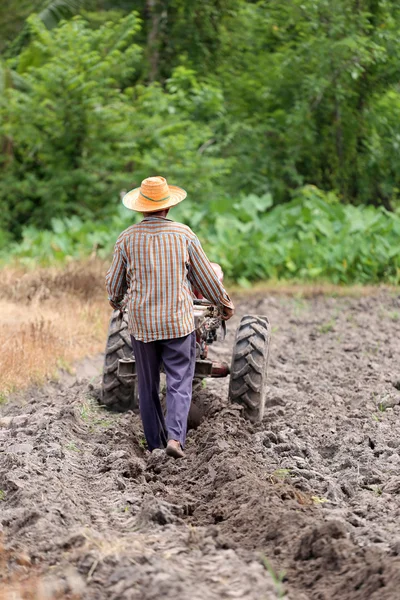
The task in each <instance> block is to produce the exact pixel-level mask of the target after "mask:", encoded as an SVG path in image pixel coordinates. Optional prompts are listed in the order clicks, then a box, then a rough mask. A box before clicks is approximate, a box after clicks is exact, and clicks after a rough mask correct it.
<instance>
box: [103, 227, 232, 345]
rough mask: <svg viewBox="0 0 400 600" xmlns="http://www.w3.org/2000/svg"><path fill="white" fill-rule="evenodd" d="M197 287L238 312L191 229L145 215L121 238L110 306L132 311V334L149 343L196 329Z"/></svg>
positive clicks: (109, 282) (110, 276) (111, 270)
mask: <svg viewBox="0 0 400 600" xmlns="http://www.w3.org/2000/svg"><path fill="white" fill-rule="evenodd" d="M191 284H193V286H194V287H195V288H196V289H197V290H199V291H200V292H201V293H202V294H203V296H204V297H205V298H207V299H208V300H210V301H211V302H212V303H213V304H215V305H217V306H220V307H223V306H226V307H229V308H233V304H232V302H231V300H230V298H229V296H228V295H227V293H226V291H225V289H224V287H223V286H222V284H221V283H220V281H219V279H218V277H217V276H216V274H215V272H214V270H213V268H212V266H211V263H210V261H209V260H208V258H207V256H206V255H205V253H204V250H203V249H202V247H201V244H200V242H199V240H198V238H197V237H196V235H195V234H194V233H193V231H192V230H191V229H190V228H189V227H187V226H186V225H182V224H181V223H175V222H174V221H171V220H169V219H165V218H163V217H145V218H144V219H143V221H141V222H140V223H138V224H136V225H132V226H131V227H129V228H128V229H126V230H125V231H124V232H123V233H122V234H121V235H120V236H119V238H118V240H117V243H116V245H115V249H114V257H113V262H112V264H111V267H110V268H109V270H108V272H107V277H106V285H107V291H108V296H109V300H110V304H111V305H112V306H113V307H114V308H117V309H122V308H123V307H125V306H126V305H127V307H128V326H129V332H130V333H131V334H132V335H133V336H134V337H135V338H136V339H137V340H141V341H143V342H151V341H154V340H162V339H171V338H179V337H183V336H184V335H188V334H189V333H191V332H192V331H194V329H195V325H194V316H193V293H192V287H191Z"/></svg>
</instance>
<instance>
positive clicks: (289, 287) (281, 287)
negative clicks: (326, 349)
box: [229, 281, 399, 298]
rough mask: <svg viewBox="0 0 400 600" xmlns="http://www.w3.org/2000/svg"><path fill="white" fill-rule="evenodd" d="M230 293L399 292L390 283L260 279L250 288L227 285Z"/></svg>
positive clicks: (344, 294)
mask: <svg viewBox="0 0 400 600" xmlns="http://www.w3.org/2000/svg"><path fill="white" fill-rule="evenodd" d="M229 290H230V292H231V293H232V294H234V295H236V296H237V297H239V298H245V297H247V296H255V295H257V296H261V295H266V294H272V295H276V296H295V297H301V298H315V297H317V296H337V297H346V298H363V297H366V296H374V295H376V294H379V293H380V292H382V291H383V290H385V291H389V292H393V293H394V294H398V293H399V287H398V286H397V287H396V286H390V285H383V284H381V285H360V284H354V285H336V284H334V283H328V282H319V283H295V282H289V281H260V282H258V283H256V284H254V285H253V286H252V287H251V288H248V289H247V288H241V287H239V286H237V285H235V284H233V285H231V286H229Z"/></svg>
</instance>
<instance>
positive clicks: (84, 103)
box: [0, 0, 400, 281]
mask: <svg viewBox="0 0 400 600" xmlns="http://www.w3.org/2000/svg"><path fill="white" fill-rule="evenodd" d="M399 27H400V6H399V5H398V3H397V2H395V1H394V0H337V1H336V2H334V3H333V2H331V1H330V0H289V1H288V2H282V1H281V0H259V1H251V0H203V1H202V2H191V1H190V2H189V0H116V1H113V2H111V1H108V0H53V1H51V0H46V1H43V2H39V1H36V2H33V1H30V0H17V1H16V2H13V8H12V9H10V8H9V7H0V30H1V31H2V32H3V36H0V37H2V40H3V41H2V45H0V52H2V54H1V55H0V92H1V98H0V142H1V143H0V169H1V170H0V182H1V186H0V203H1V207H2V211H1V214H0V247H1V246H3V247H4V246H5V245H8V244H10V243H13V244H14V246H13V247H14V250H13V252H14V254H18V255H19V256H22V257H24V256H25V257H29V256H33V254H32V252H33V249H35V251H37V253H38V254H39V255H40V258H41V259H46V257H47V258H49V257H52V256H56V257H58V256H75V255H80V254H81V253H83V254H87V253H88V252H89V251H91V250H93V249H96V251H100V252H104V253H106V252H108V251H109V250H110V247H111V245H112V241H113V239H115V237H116V235H117V234H118V230H119V229H120V228H123V227H124V226H125V223H126V222H127V219H128V218H130V217H129V216H128V215H126V213H122V212H121V210H120V209H119V208H118V206H119V203H120V195H121V193H122V192H123V191H124V190H126V189H129V188H131V187H133V186H135V185H139V184H140V181H141V179H143V178H144V177H146V176H148V175H149V174H163V175H165V176H166V177H167V178H168V179H169V180H170V181H171V182H172V183H176V184H178V185H181V186H183V187H185V188H187V190H188V192H189V201H188V202H187V203H186V204H185V208H184V207H182V208H181V209H180V211H179V212H178V215H180V216H182V218H184V219H185V220H186V222H188V223H189V224H191V225H192V226H193V227H194V228H197V229H199V232H200V235H201V236H202V237H203V238H204V239H205V240H206V245H207V246H208V249H209V251H210V252H211V253H212V254H213V255H214V257H215V258H217V259H218V260H219V261H220V262H222V263H223V265H224V267H225V269H226V271H227V273H228V275H229V276H230V277H232V278H236V279H237V278H242V281H246V280H247V279H248V280H252V279H257V278H264V277H281V278H282V277H283V278H287V277H302V278H304V277H306V278H317V277H325V278H330V279H332V280H334V281H356V280H361V281H367V280H369V281H377V280H380V279H391V280H392V281H395V280H397V278H398V262H396V261H398V258H397V253H398V242H397V238H396V236H398V234H399V225H398V219H399V217H398V216H396V213H395V212H391V211H393V210H396V209H397V208H398V206H399V200H398V197H399V188H400V164H399V159H398V148H399V143H400V142H399V140H400V91H399V89H398V81H397V80H398V66H399V62H400V48H399V45H398V43H397V37H398V34H397V32H398V29H399ZM304 186H305V187H304ZM310 186H311V187H310ZM317 188H318V189H317ZM318 190H321V191H318ZM338 199H339V200H338ZM354 205H355V206H354ZM357 205H358V206H357ZM368 205H372V206H368ZM380 206H383V207H385V208H386V209H388V211H389V212H388V211H385V210H383V209H382V208H380ZM52 228H53V232H52ZM21 237H22V242H21V245H20V246H19V249H18V250H17V249H16V247H15V243H14V242H13V240H15V239H18V238H19V239H21ZM57 238H59V239H60V240H61V241H60V243H59V244H58V243H57V241H56V240H57ZM29 246H31V247H30V248H29ZM59 246H60V247H59ZM54 248H59V249H58V250H54ZM233 249H234V250H233ZM3 254H4V251H3Z"/></svg>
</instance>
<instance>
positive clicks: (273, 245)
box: [8, 186, 400, 286]
mask: <svg viewBox="0 0 400 600" xmlns="http://www.w3.org/2000/svg"><path fill="white" fill-rule="evenodd" d="M210 208H211V211H210ZM126 212H127V211H125V210H123V209H122V208H121V209H120V210H119V211H118V213H116V214H115V215H114V216H113V217H112V218H111V219H107V220H106V221H89V220H84V221H83V220H81V219H79V217H76V216H73V217H70V218H67V219H54V220H53V222H52V228H51V230H50V231H43V230H38V229H36V228H34V227H29V228H26V229H25V230H24V236H23V239H22V241H21V242H20V243H18V244H15V245H14V246H13V247H12V248H11V257H14V258H17V259H18V260H19V261H20V262H22V263H24V264H26V265H35V264H37V263H38V261H39V262H40V263H41V264H45V265H46V264H53V263H55V262H57V261H58V262H65V261H66V260H71V259H77V258H84V257H87V256H88V255H91V256H99V257H100V258H107V257H109V256H110V254H111V252H112V249H113V245H114V243H115V240H116V238H117V237H118V235H119V234H120V232H121V231H122V230H124V229H125V228H126V227H129V225H131V224H132V223H133V222H134V220H135V218H140V217H138V216H135V214H134V213H130V214H128V215H127V214H126ZM171 216H172V217H174V218H177V219H179V220H181V221H183V222H186V223H188V224H190V225H192V226H193V227H194V228H195V230H196V232H197V233H198V235H199V236H200V238H201V240H202V242H203V244H204V246H205V248H206V250H207V252H208V254H209V256H210V258H211V259H213V260H215V261H217V262H218V263H220V264H221V265H222V267H223V269H224V272H225V275H226V276H227V277H228V278H229V279H231V280H232V279H234V280H237V281H238V282H239V283H240V284H241V285H244V286H246V285H248V284H249V283H250V282H251V281H252V280H254V279H269V278H273V279H293V278H297V279H302V280H311V281H312V280H319V279H325V280H329V281H333V282H334V283H353V282H357V281H358V282H379V281H382V280H385V281H389V282H391V283H394V284H399V283H400V215H397V214H394V213H389V212H387V211H386V210H385V209H384V208H379V207H378V208H375V207H373V206H369V207H365V206H353V205H343V204H341V203H340V202H339V200H338V199H337V198H336V197H335V195H334V194H332V193H331V194H323V193H322V192H320V191H319V190H318V189H317V188H314V187H311V186H309V187H305V188H303V189H301V190H299V191H298V192H297V194H296V195H295V197H294V198H293V200H291V202H289V203H287V204H280V205H277V206H274V207H273V206H272V199H271V196H270V195H269V194H266V195H264V196H262V197H257V196H255V195H250V196H247V197H244V198H243V199H242V200H240V201H238V202H237V203H234V204H233V205H232V206H228V202H222V203H221V202H211V206H209V205H207V208H206V207H204V208H203V209H201V207H196V206H194V205H193V204H190V203H187V204H185V203H183V204H181V205H179V206H178V207H176V208H174V209H173V213H172V215H171ZM8 256H9V257H10V250H8Z"/></svg>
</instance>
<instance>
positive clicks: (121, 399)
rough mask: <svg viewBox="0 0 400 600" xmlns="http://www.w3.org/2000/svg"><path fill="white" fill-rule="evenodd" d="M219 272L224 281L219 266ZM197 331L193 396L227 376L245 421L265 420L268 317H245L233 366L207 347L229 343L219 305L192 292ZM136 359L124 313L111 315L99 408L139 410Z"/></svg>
mask: <svg viewBox="0 0 400 600" xmlns="http://www.w3.org/2000/svg"><path fill="white" fill-rule="evenodd" d="M215 270H216V272H217V273H218V275H219V276H220V277H221V278H222V271H221V269H220V267H218V265H215ZM194 296H195V297H194V298H193V303H194V316H195V326H196V367H195V375H194V386H193V390H194V394H195V393H196V389H198V387H201V383H202V380H203V379H204V378H205V377H227V376H228V375H229V374H230V382H229V400H230V401H231V402H237V403H239V404H241V405H242V406H243V409H244V410H243V412H244V416H245V417H246V418H247V419H249V420H250V421H252V422H256V421H259V420H261V419H262V417H263V414H264V407H265V394H266V379H267V366H268V353H269V341H270V332H271V328H270V324H269V321H268V319H267V317H264V316H258V315H246V316H244V317H242V319H241V321H240V324H239V327H238V328H237V331H236V338H235V342H234V347H233V353H232V360H231V366H230V367H229V365H228V364H227V363H226V362H219V361H215V360H210V359H209V358H208V347H209V345H210V344H212V343H213V342H215V341H217V340H218V341H222V340H223V339H224V338H225V333H226V324H225V321H224V320H223V319H221V314H220V312H219V309H218V308H217V307H216V306H213V305H212V304H211V303H210V302H209V301H208V300H205V299H204V298H202V297H201V295H200V294H199V293H198V292H196V291H194ZM139 402H140V398H139V397H138V393H137V377H136V369H135V359H134V356H133V353H132V345H131V339H130V335H129V333H128V322H127V314H126V311H125V312H123V313H120V312H119V311H117V310H116V311H114V312H113V313H112V316H111V321H110V327H109V331H108V339H107V345H106V351H105V361H104V370H103V385H102V394H101V403H102V404H103V405H104V406H106V407H107V408H110V409H112V410H116V411H120V412H122V411H126V410H132V409H135V408H137V407H138V405H139Z"/></svg>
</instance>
